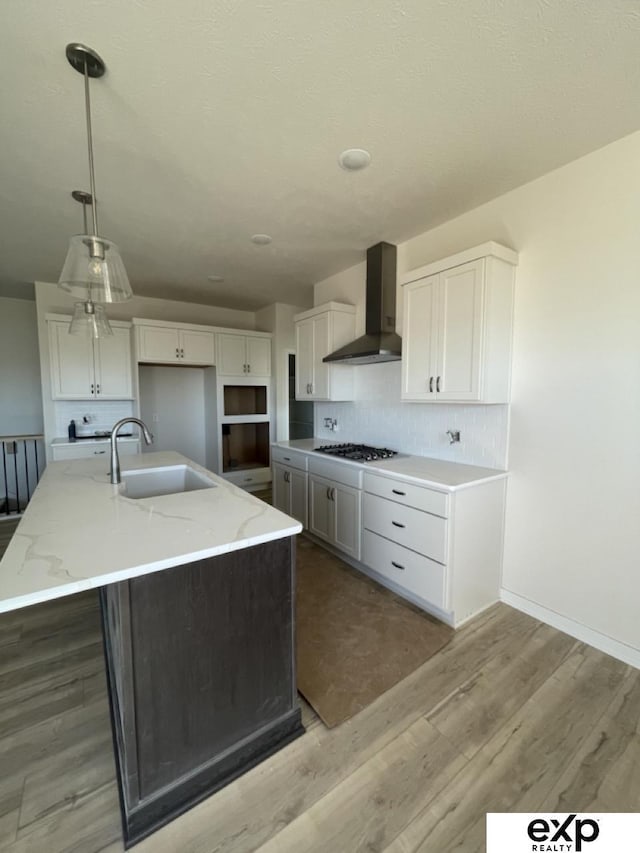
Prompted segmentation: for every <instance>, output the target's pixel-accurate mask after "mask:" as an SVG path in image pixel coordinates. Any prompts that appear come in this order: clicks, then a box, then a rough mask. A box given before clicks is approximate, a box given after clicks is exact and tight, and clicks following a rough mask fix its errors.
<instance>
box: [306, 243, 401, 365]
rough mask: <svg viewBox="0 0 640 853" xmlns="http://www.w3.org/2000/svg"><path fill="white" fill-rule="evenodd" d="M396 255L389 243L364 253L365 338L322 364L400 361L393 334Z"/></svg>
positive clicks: (326, 359) (399, 342) (397, 339)
mask: <svg viewBox="0 0 640 853" xmlns="http://www.w3.org/2000/svg"><path fill="white" fill-rule="evenodd" d="M396 254H397V250H396V247H395V246H394V245H392V244H391V243H376V245H375V246H372V247H371V248H370V249H367V299H366V325H365V328H366V334H365V335H363V336H362V337H361V338H356V340H355V341H353V342H352V343H350V344H347V345H346V346H344V347H340V349H338V350H336V351H335V352H332V353H331V354H330V355H327V356H325V357H324V358H323V359H322V360H323V361H330V362H340V361H343V362H346V363H349V364H375V363H376V362H379V361H398V360H399V359H400V358H401V357H402V340H401V338H400V335H398V334H396Z"/></svg>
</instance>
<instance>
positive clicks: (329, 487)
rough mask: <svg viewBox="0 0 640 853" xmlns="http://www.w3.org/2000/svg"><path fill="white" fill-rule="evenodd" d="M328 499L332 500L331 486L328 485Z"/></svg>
mask: <svg viewBox="0 0 640 853" xmlns="http://www.w3.org/2000/svg"><path fill="white" fill-rule="evenodd" d="M327 500H328V501H330V500H331V486H327Z"/></svg>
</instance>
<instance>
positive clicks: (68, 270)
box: [58, 44, 133, 303]
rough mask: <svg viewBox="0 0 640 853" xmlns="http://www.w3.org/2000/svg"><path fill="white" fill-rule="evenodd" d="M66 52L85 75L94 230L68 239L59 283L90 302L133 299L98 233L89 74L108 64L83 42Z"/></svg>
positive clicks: (114, 252)
mask: <svg viewBox="0 0 640 853" xmlns="http://www.w3.org/2000/svg"><path fill="white" fill-rule="evenodd" d="M66 55H67V59H68V60H69V64H70V65H71V67H72V68H74V69H75V70H76V71H77V72H78V73H80V74H82V75H83V77H84V101H85V112H86V120H87V148H88V152H89V181H90V184H91V197H92V200H93V204H92V205H91V210H92V212H93V217H92V218H93V228H92V233H91V234H89V233H88V231H87V228H86V227H85V233H84V234H77V235H75V236H74V237H72V238H71V240H70V241H69V251H68V252H67V257H66V260H65V262H64V266H63V268H62V272H61V273H60V279H59V282H58V283H59V285H60V287H61V288H62V289H63V290H66V291H68V292H69V293H72V294H73V295H74V296H80V297H81V298H84V299H85V300H86V301H88V302H92V303H93V302H124V301H125V300H126V299H131V297H132V296H133V291H132V290H131V285H130V284H129V279H128V278H127V273H126V270H125V268H124V264H123V263H122V258H121V257H120V252H119V251H118V247H117V246H116V244H115V243H112V242H111V240H107V239H106V238H105V237H100V236H99V235H98V211H97V197H96V182H95V175H94V169H93V138H92V135H91V100H90V97H89V77H102V75H103V74H104V72H105V70H106V66H105V64H104V62H103V61H102V59H101V58H100V57H99V56H98V54H97V53H96V52H95V51H94V50H92V49H91V48H90V47H85V45H83V44H68V45H67V48H66Z"/></svg>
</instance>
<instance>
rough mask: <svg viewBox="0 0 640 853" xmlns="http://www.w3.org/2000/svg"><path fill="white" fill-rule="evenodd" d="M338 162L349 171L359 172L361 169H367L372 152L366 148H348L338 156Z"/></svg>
mask: <svg viewBox="0 0 640 853" xmlns="http://www.w3.org/2000/svg"><path fill="white" fill-rule="evenodd" d="M338 163H339V164H340V167H341V168H342V169H345V170H346V171H347V172H359V171H360V169H366V168H367V166H368V165H369V163H371V154H369V152H368V151H365V150H364V148H347V150H346V151H343V152H342V154H341V155H340V156H339V157H338Z"/></svg>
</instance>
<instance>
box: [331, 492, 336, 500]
mask: <svg viewBox="0 0 640 853" xmlns="http://www.w3.org/2000/svg"><path fill="white" fill-rule="evenodd" d="M335 499H336V490H335V489H331V500H332V501H335Z"/></svg>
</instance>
